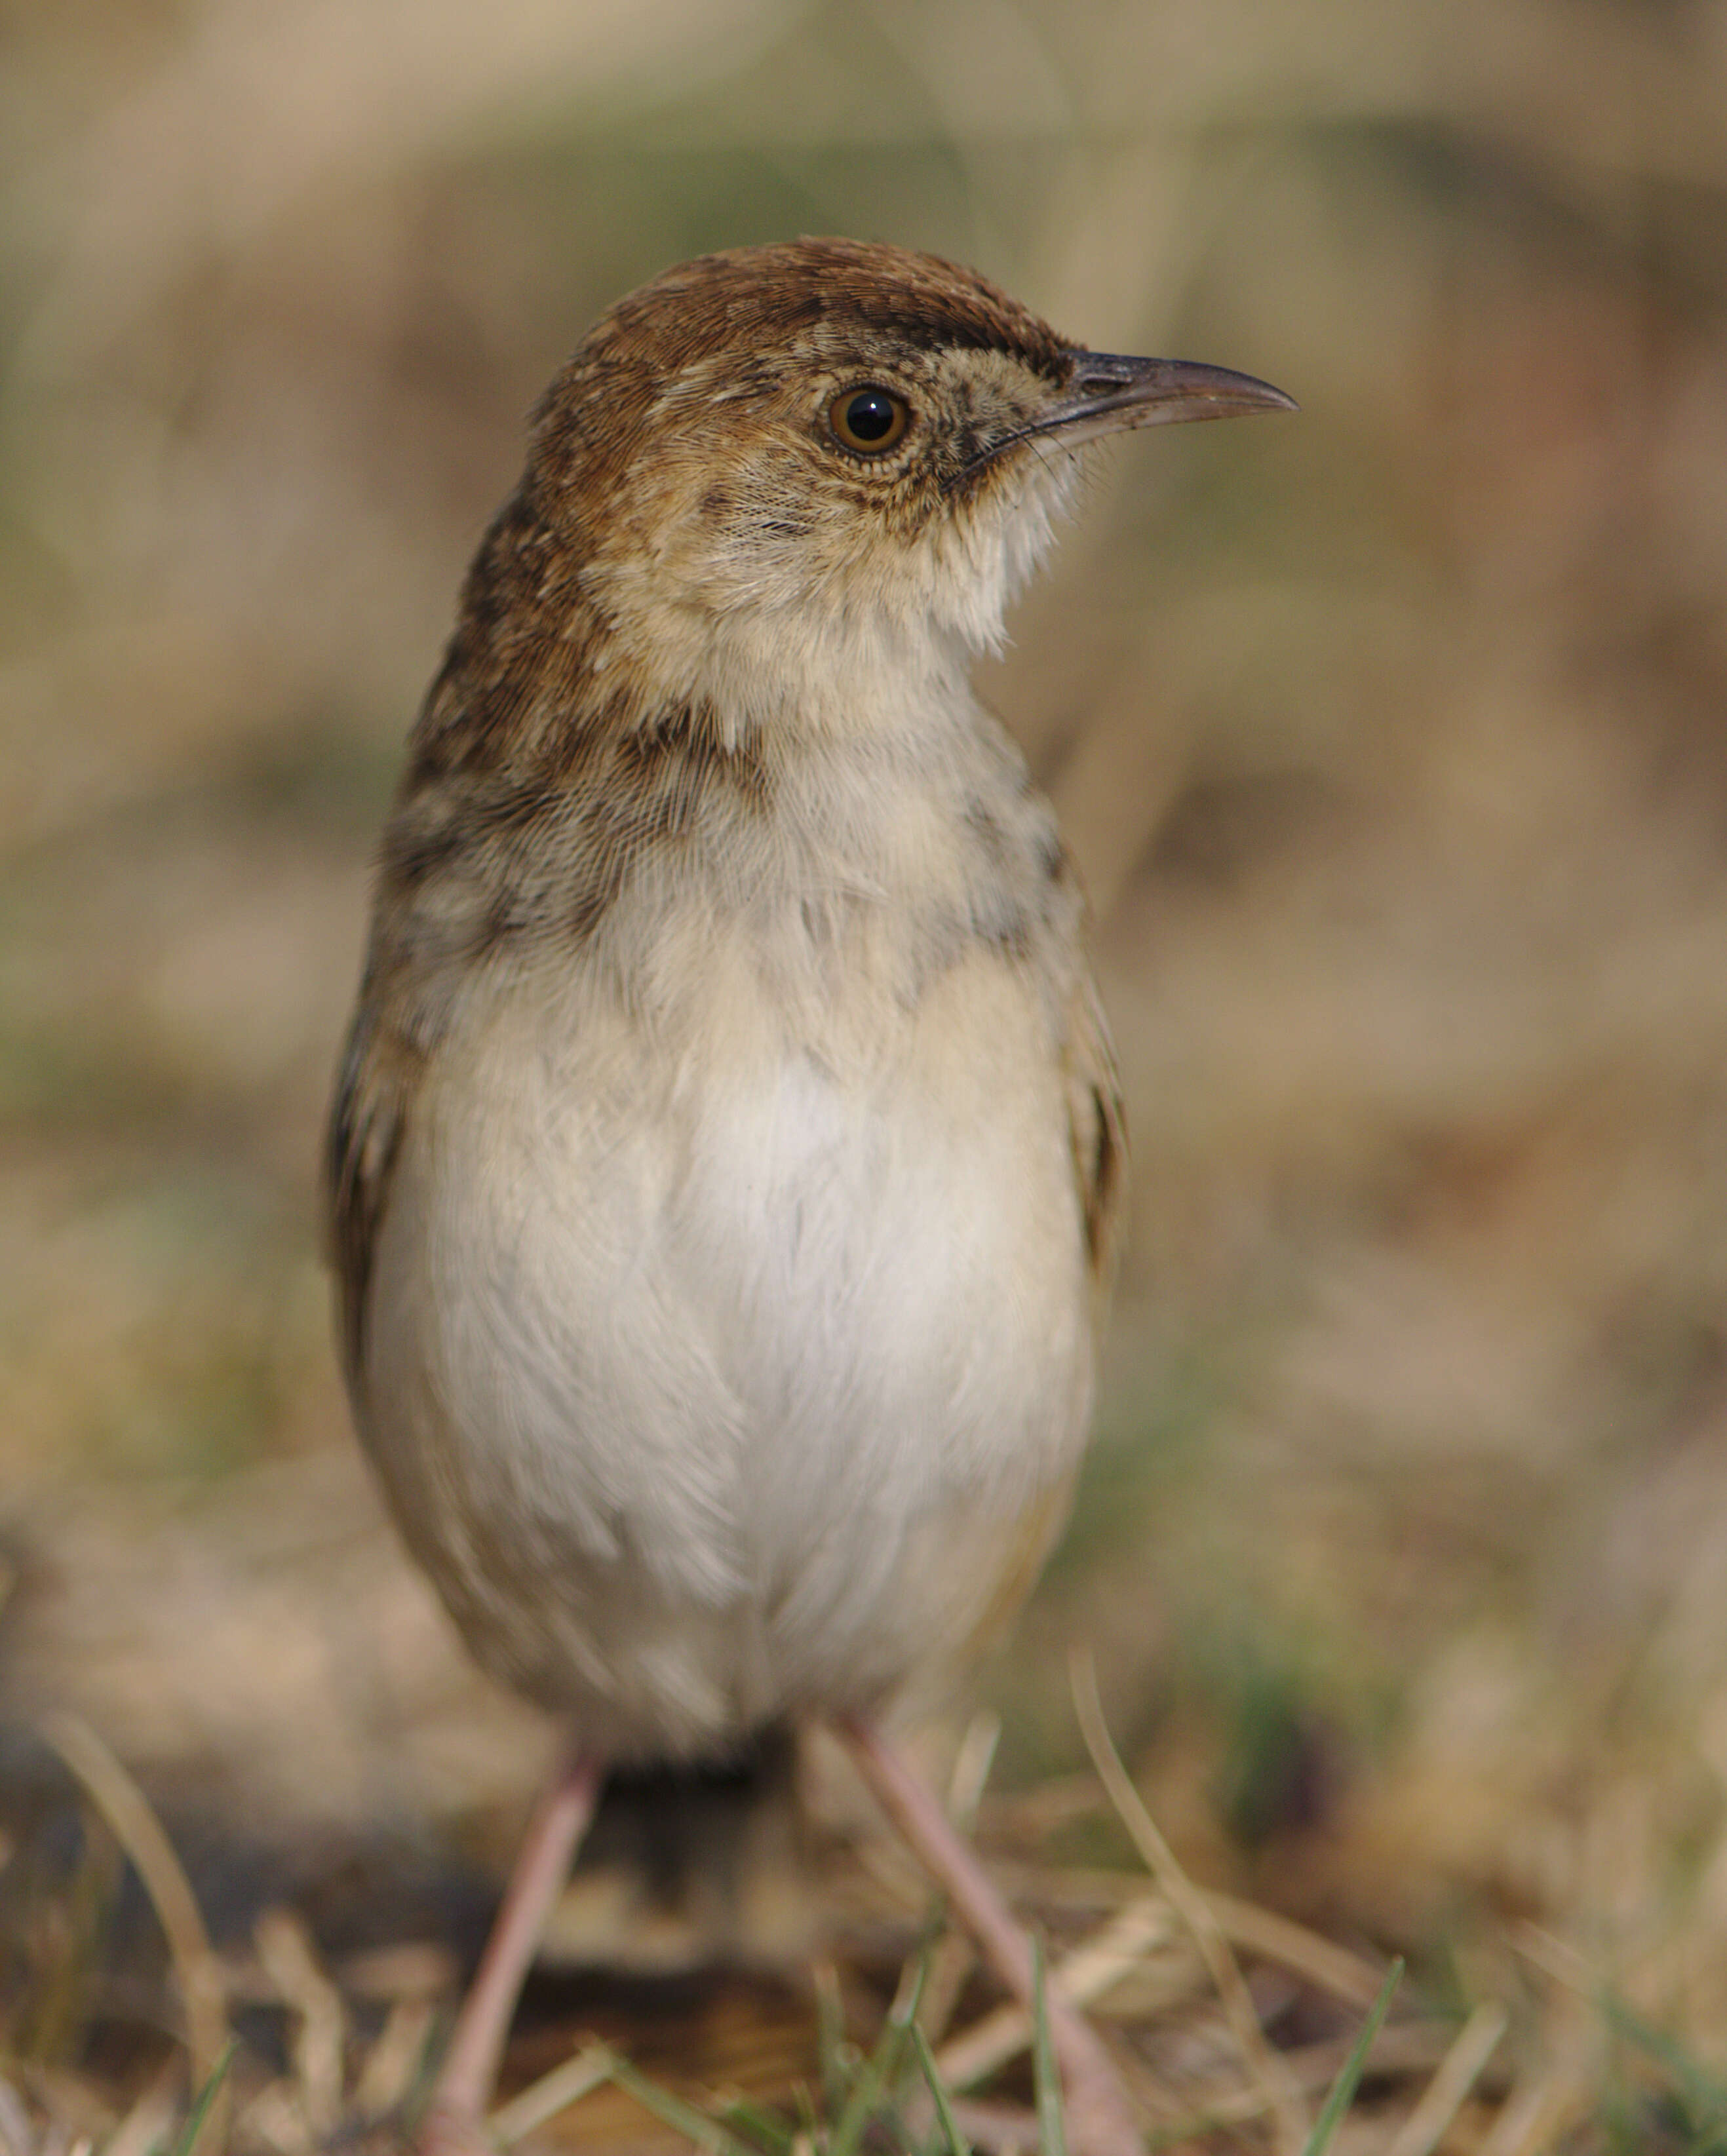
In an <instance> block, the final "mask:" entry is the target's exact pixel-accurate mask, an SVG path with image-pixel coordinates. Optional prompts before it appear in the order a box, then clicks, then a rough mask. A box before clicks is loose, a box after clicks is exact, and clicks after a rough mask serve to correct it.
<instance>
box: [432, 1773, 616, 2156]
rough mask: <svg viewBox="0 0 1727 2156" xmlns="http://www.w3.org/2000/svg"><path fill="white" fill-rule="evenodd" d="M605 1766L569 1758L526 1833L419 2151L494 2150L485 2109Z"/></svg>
mask: <svg viewBox="0 0 1727 2156" xmlns="http://www.w3.org/2000/svg"><path fill="white" fill-rule="evenodd" d="M602 1779H604V1768H603V1767H602V1766H601V1764H600V1763H599V1760H598V1759H595V1758H592V1757H590V1756H589V1755H588V1754H586V1753H574V1754H573V1755H572V1756H571V1757H570V1758H567V1759H566V1760H564V1762H563V1763H562V1765H561V1766H560V1767H559V1768H558V1773H557V1775H556V1777H555V1778H554V1779H553V1781H552V1782H551V1783H550V1784H548V1785H547V1789H546V1790H545V1791H544V1793H543V1794H542V1796H541V1798H540V1800H539V1802H538V1804H537V1805H536V1806H535V1808H534V1815H533V1817H532V1820H530V1821H529V1822H528V1828H527V1834H526V1835H524V1836H523V1838H522V1848H521V1851H520V1852H519V1853H518V1855H517V1859H516V1863H515V1867H514V1869H513V1870H512V1871H511V1874H510V1883H509V1885H508V1886H506V1888H505V1889H504V1898H503V1901H502V1902H501V1904H500V1905H499V1908H498V1912H497V1915H496V1917H495V1918H494V1919H493V1922H492V1927H491V1937H490V1938H488V1939H487V1940H486V1951H485V1953H483V1954H481V1957H480V1966H479V1968H478V1969H476V1970H475V1972H474V1981H473V1982H472V1984H470V1985H469V1987H468V1994H467V1997H466V1998H465V1999H463V2001H462V2005H461V2011H460V2013H459V2014H458V2015H457V2016H456V2021H455V2030H454V2031H453V2032H452V2034H451V2035H450V2048H449V2050H448V2051H446V2052H445V2055H444V2064H443V2065H442V2066H440V2067H439V2071H438V2077H437V2079H436V2080H435V2081H434V2082H433V2084H432V2093H431V2096H430V2097H429V2101H428V2102H427V2105H426V2108H425V2112H424V2116H423V2117H422V2118H421V2120H420V2126H419V2137H418V2142H417V2148H418V2156H480V2152H486V2156H490V2151H491V2143H489V2142H488V2141H487V2139H486V2127H485V2119H486V2106H487V2105H488V2104H489V2103H490V2102H491V2091H492V2084H493V2082H495V2081H496V2079H497V2071H498V2065H499V2062H500V2061H501V2059H502V2057H503V2055H504V2042H505V2039H506V2037H507V2036H508V2035H509V2033H510V2021H511V2016H512V2015H514V2013H515V2011H516V2001H517V1998H518V1997H519V1996H520V1994H521V1991H522V1984H524V1982H525V1981H526V1980H527V1972H528V1970H529V1969H530V1968H531V1967H532V1963H533V1958H534V1953H535V1950H536V1949H537V1947H538V1945H539V1943H540V1934H541V1933H542V1931H543V1930H544V1929H545V1925H546V1918H547V1916H548V1915H549V1913H550V1912H551V1908H552V1905H553V1902H555V1901H556V1900H557V1899H558V1894H559V1892H561V1891H562V1889H563V1882H564V1881H565V1880H566V1879H567V1878H568V1876H569V1868H570V1866H571V1865H572V1863H573V1861H575V1855H576V1851H577V1850H578V1848H580V1846H581V1843H582V1837H583V1835H584V1834H585V1833H586V1832H587V1830H588V1826H589V1821H590V1820H592V1819H593V1817H594V1807H595V1805H596V1804H598V1802H599V1787H600V1783H601V1781H602Z"/></svg>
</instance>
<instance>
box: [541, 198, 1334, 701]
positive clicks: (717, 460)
mask: <svg viewBox="0 0 1727 2156" xmlns="http://www.w3.org/2000/svg"><path fill="white" fill-rule="evenodd" d="M1290 403H1291V400H1290V399H1289V398H1287V397H1285V396H1284V395H1283V394H1282V393H1281V392H1280V391H1278V390H1276V389H1272V388H1269V387H1268V386H1267V384H1266V383H1264V382H1257V381H1255V380H1253V379H1252V377H1249V376H1246V375H1241V374H1235V373H1231V372H1228V371H1226V369H1223V368H1221V367H1205V366H1199V365H1195V364H1193V363H1190V362H1184V361H1169V360H1142V359H1125V358H1120V357H1113V356H1109V355H1105V354H1101V353H1096V352H1088V351H1087V350H1086V349H1085V348H1084V347H1083V346H1077V345H1074V344H1071V343H1069V342H1068V341H1067V340H1065V339H1064V338H1062V337H1061V336H1057V334H1056V332H1055V331H1053V330H1052V329H1051V328H1050V327H1049V326H1048V325H1047V324H1046V323H1045V322H1043V321H1040V320H1039V318H1038V317H1037V316H1035V315H1033V314H1032V313H1031V312H1030V311H1028V310H1027V309H1026V308H1025V307H1023V306H1021V305H1019V304H1018V303H1017V302H1016V301H1015V300H1012V299H1010V298H1009V297H1008V295H1006V294H1005V293H1004V292H1002V291H1000V290H998V289H997V288H996V287H995V285H991V284H989V283H988V282H987V281H986V280H984V278H982V277H980V276H979V275H976V274H975V273H974V271H971V270H969V269H960V268H958V267H956V266H955V265H954V264H952V263H948V262H944V261H941V260H939V259H937V258H935V257H934V256H932V255H927V254H912V253H909V252H907V251H906V250H904V249H899V248H895V247H888V246H882V245H873V244H861V243H859V242H856V241H850V240H838V239H804V240H797V241H793V242H790V243H789V244H784V245H779V246H771V247H758V248H745V249H737V250H735V251H733V252H731V253H728V254H713V255H707V256H704V257H702V259H698V260H696V261H694V262H689V263H686V264H682V265H681V267H679V268H677V269H671V270H668V271H667V272H666V274H665V275H662V276H660V277H657V278H655V280H653V281H652V282H651V283H650V284H648V285H644V286H642V287H641V289H640V290H638V291H636V292H634V293H632V294H631V295H630V296H629V297H628V298H626V299H624V300H620V301H619V303H618V305H616V306H614V308H613V309H612V310H611V311H609V313H608V314H607V315H606V316H604V317H603V318H602V320H601V321H599V323H598V324H597V326H595V328H594V330H593V331H592V332H591V333H590V335H589V337H588V338H587V340H586V341H585V342H584V343H583V346H581V348H580V349H579V350H578V352H577V353H576V354H575V356H574V357H573V359H572V360H571V362H569V364H568V367H566V368H565V369H564V370H563V372H562V373H561V374H560V375H559V376H558V378H557V380H556V381H555V382H553V386H552V388H551V389H550V390H549V392H548V393H547V397H546V398H545V401H544V403H543V404H542V407H541V409H540V413H539V415H538V418H537V427H536V432H535V437H534V445H533V449H532V455H531V458H530V462H529V466H528V475H527V481H526V483H525V487H524V495H523V497H522V499H523V500H524V502H525V504H526V505H527V506H529V507H531V509H532V514H533V516H534V518H535V520H536V521H537V523H538V524H539V526H540V527H541V529H542V531H544V533H545V534H546V535H547V539H548V541H549V542H551V545H552V556H551V557H548V564H547V566H548V571H549V572H550V573H551V574H552V575H553V577H554V579H555V581H556V582H558V583H562V584H564V585H565V586H566V588H567V595H568V598H571V599H572V600H573V601H575V600H578V601H579V610H580V612H581V613H582V614H583V617H584V618H585V619H589V620H590V621H591V622H592V623H594V624H595V627H596V629H597V631H598V639H597V643H596V646H595V649H594V658H595V660H596V661H597V663H598V665H599V667H600V668H601V669H602V670H604V669H605V668H607V667H611V668H612V669H613V670H614V678H617V677H619V676H621V675H624V674H627V673H632V672H636V673H639V672H640V671H641V670H643V669H646V670H649V671H650V672H651V673H653V674H655V675H661V676H663V677H664V678H663V679H662V680H660V681H659V682H658V683H657V684H656V685H655V693H656V694H661V695H663V694H666V693H679V692H680V691H681V692H682V693H688V694H698V695H701V696H705V697H707V698H708V699H709V700H710V701H717V703H718V704H719V706H721V707H722V709H727V710H732V709H736V710H738V711H748V710H750V709H751V708H752V707H753V706H759V705H761V704H762V702H763V699H766V700H767V701H769V702H771V701H774V698H775V697H776V696H784V697H786V698H788V699H795V701H797V703H798V705H799V708H800V710H802V711H804V712H806V713H813V712H815V711H819V710H820V709H821V708H823V707H825V706H831V705H835V704H836V703H837V705H838V706H844V707H845V708H846V711H848V712H849V713H850V714H851V715H852V716H853V718H854V721H855V718H856V716H857V715H859V711H860V706H861V703H862V702H866V701H867V697H868V696H869V693H870V690H871V684H879V685H881V688H882V691H883V693H884V694H886V695H889V696H902V695H903V694H904V693H905V686H906V683H907V680H908V678H909V679H916V678H917V676H918V675H919V674H920V672H922V673H923V674H924V675H928V674H929V673H930V672H931V670H933V671H934V672H935V673H937V674H938V675H953V674H955V673H959V672H963V669H964V664H965V662H966V660H967V659H968V658H969V654H970V653H972V652H974V651H976V650H978V649H983V648H985V647H988V646H989V645H992V644H995V642H996V641H997V640H998V639H999V638H1000V632H1001V622H1002V613H1003V609H1004V608H1005V605H1006V603H1007V601H1008V599H1009V598H1010V596H1011V594H1012V593H1013V592H1014V590H1015V588H1016V587H1017V586H1018V585H1019V583H1020V582H1021V581H1022V580H1023V579H1024V577H1025V575H1026V573H1027V572H1029V570H1030V569H1031V567H1032V566H1033V565H1034V564H1035V562H1036V560H1037V558H1038V557H1039V555H1040V554H1041V552H1042V550H1043V548H1044V547H1045V546H1046V543H1047V541H1048V539H1049V536H1050V530H1051V517H1052V516H1053V514H1054V513H1055V512H1056V510H1057V509H1058V508H1059V507H1060V506H1061V502H1062V500H1063V499H1064V498H1065V496H1066V495H1067V492H1068V490H1069V489H1070V487H1071V485H1072V479H1073V475H1074V473H1075V470H1076V468H1077V458H1076V457H1075V455H1074V454H1073V453H1074V451H1075V450H1076V449H1078V448H1079V446H1080V445H1081V444H1083V443H1086V442H1089V441H1092V440H1094V439H1096V438H1097V437H1098V436H1099V435H1102V434H1108V433H1113V432H1117V431H1119V430H1122V429H1128V428H1133V427H1140V426H1148V425H1151V424H1154V423H1157V422H1159V421H1163V420H1174V419H1208V418H1223V417H1226V416H1227V415H1229V414H1231V413H1246V412H1256V411H1264V410H1268V409H1274V408H1287V407H1288V406H1289V404H1290Z"/></svg>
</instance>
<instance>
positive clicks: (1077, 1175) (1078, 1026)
mask: <svg viewBox="0 0 1727 2156" xmlns="http://www.w3.org/2000/svg"><path fill="white" fill-rule="evenodd" d="M1065 1067H1066V1076H1067V1132H1068V1137H1069V1140H1070V1142H1071V1143H1072V1147H1073V1173H1074V1179H1075V1182H1076V1183H1077V1187H1078V1191H1079V1202H1080V1213H1081V1218H1082V1219H1083V1221H1084V1223H1085V1234H1086V1255H1087V1260H1088V1261H1089V1263H1090V1265H1091V1271H1092V1283H1093V1285H1094V1286H1095V1287H1096V1288H1097V1292H1098V1296H1099V1301H1100V1304H1101V1301H1102V1299H1103V1297H1104V1296H1107V1295H1108V1291H1109V1287H1110V1285H1111V1282H1112V1281H1113V1278H1114V1274H1115V1265H1116V1260H1117V1257H1118V1255H1119V1253H1120V1250H1121V1241H1122V1231H1123V1227H1124V1226H1125V1224H1126V1219H1125V1199H1126V1196H1127V1168H1128V1132H1127V1123H1126V1120H1125V1118H1124V1116H1123V1111H1122V1095H1121V1078H1120V1074H1119V1072H1118V1070H1117V1068H1116V1061H1115V1045H1114V1043H1113V1041H1112V1040H1111V1039H1110V1037H1109V1024H1108V1019H1105V1017H1104V1015H1103V1003H1102V1000H1101V999H1100V998H1099V996H1098V993H1097V983H1096V982H1095V981H1094V980H1093V979H1092V975H1091V972H1090V969H1089V968H1087V969H1086V970H1085V971H1084V972H1083V973H1082V975H1081V977H1080V978H1079V980H1078V982H1077V984H1076V986H1075V988H1074V993H1073V999H1072V1005H1071V1006H1070V1009H1069V1013H1068V1028H1067V1043H1066V1053H1065Z"/></svg>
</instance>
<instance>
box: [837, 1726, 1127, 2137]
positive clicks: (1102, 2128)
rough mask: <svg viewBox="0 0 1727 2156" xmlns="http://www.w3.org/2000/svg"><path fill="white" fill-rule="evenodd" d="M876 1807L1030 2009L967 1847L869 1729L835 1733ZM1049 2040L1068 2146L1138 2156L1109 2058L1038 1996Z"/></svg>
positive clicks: (1027, 1950) (1005, 1927) (996, 1903)
mask: <svg viewBox="0 0 1727 2156" xmlns="http://www.w3.org/2000/svg"><path fill="white" fill-rule="evenodd" d="M840 1735H841V1736H842V1737H843V1738H845V1740H846V1744H847V1746H848V1748H850V1750H851V1756H852V1758H854V1759H855V1760H856V1762H857V1766H858V1770H859V1772H860V1773H861V1774H862V1776H863V1778H864V1779H865V1781H866V1782H867V1783H868V1784H869V1785H870V1788H871V1791H872V1792H873V1793H874V1795H875V1797H876V1802H877V1803H878V1804H880V1805H881V1809H883V1810H884V1811H885V1812H886V1813H887V1816H888V1817H889V1819H890V1820H892V1822H893V1824H894V1825H895V1826H896V1827H897V1828H898V1830H899V1831H900V1833H901V1834H902V1835H903V1836H904V1837H905V1840H906V1841H907V1843H908V1844H909V1845H910V1847H911V1849H912V1854H913V1855H914V1856H917V1859H918V1860H919V1861H920V1862H921V1863H922V1864H923V1866H925V1868H926V1869H927V1870H928V1871H929V1872H930V1873H931V1875H932V1876H933V1877H934V1879H935V1880H936V1881H937V1882H938V1885H939V1886H941V1887H942V1888H943V1891H944V1892H946V1894H947V1896H948V1899H949V1901H950V1902H952V1903H953V1907H954V1908H955V1909H956V1910H957V1911H958V1912H959V1917H960V1921H961V1922H963V1923H964V1926H965V1928H966V1929H967V1930H968V1931H969V1932H970V1933H971V1934H972V1936H973V1938H974V1939H976V1941H977V1943H978V1944H979V1946H980V1947H981V1948H983V1950H984V1954H985V1956H986V1957H987V1958H988V1959H989V1962H990V1963H992V1964H993V1966H994V1968H995V1973H996V1974H997V1975H998V1976H999V1977H1000V1979H1001V1980H1002V1982H1003V1983H1004V1984H1006V1986H1007V1988H1008V1989H1009V1990H1010V1991H1011V1992H1012V1993H1013V1994H1014V1995H1015V1998H1017V1999H1020V2000H1021V2001H1022V2002H1023V2003H1024V2005H1026V2006H1027V2007H1030V2006H1031V2003H1032V1996H1031V1994H1032V1970H1031V1941H1030V1940H1029V1939H1028V1938H1026V1936H1025V1933H1024V1932H1023V1931H1021V1930H1020V1927H1019V1926H1018V1925H1017V1924H1016V1923H1015V1922H1014V1920H1013V1917H1012V1916H1011V1915H1010V1912H1009V1910H1008V1907H1007V1904H1006V1903H1005V1902H1004V1901H1003V1900H1002V1898H1001V1897H1000V1894H999V1893H997V1892H996V1891H995V1887H994V1886H992V1885H991V1884H990V1882H989V1875H988V1874H987V1873H986V1872H985V1871H984V1867H983V1866H982V1865H981V1864H979V1861H978V1860H977V1857H976V1856H975V1855H974V1852H973V1851H972V1849H971V1847H970V1845H969V1844H968V1843H967V1842H965V1841H964V1840H962V1839H961V1837H960V1836H959V1835H958V1834H957V1833H956V1832H955V1831H954V1830H953V1825H951V1823H950V1822H949V1820H948V1815H947V1814H946V1813H945V1812H944V1811H943V1809H942V1807H941V1805H940V1804H938V1802H937V1800H936V1799H935V1798H934V1797H933V1795H932V1794H931V1793H930V1792H929V1790H928V1789H926V1788H925V1787H924V1785H923V1782H922V1781H921V1780H920V1779H918V1777H917V1774H915V1773H914V1772H913V1771H912V1767H911V1766H910V1764H909V1763H908V1762H907V1760H906V1758H904V1757H903V1755H902V1753H900V1752H899V1751H898V1749H897V1748H896V1747H895V1746H893V1745H892V1744H890V1743H888V1741H887V1738H884V1737H883V1736H882V1735H881V1732H880V1731H879V1730H877V1729H876V1727H874V1726H873V1725H872V1724H871V1723H870V1722H865V1721H862V1720H847V1721H845V1722H841V1723H840ZM1046 2004H1047V2006H1048V2011H1049V2018H1050V2035H1051V2040H1052V2041H1053V2043H1054V2046H1055V2051H1056V2060H1057V2061H1058V2063H1059V2064H1060V2066H1061V2078H1062V2081H1063V2082H1064V2084H1065V2085H1066V2095H1067V2125H1068V2139H1069V2143H1070V2146H1072V2147H1073V2148H1076V2149H1078V2150H1082V2151H1083V2152H1084V2156H1144V2148H1145V2143H1144V2138H1143V2137H1142V2135H1141V2133H1140V2132H1139V2129H1138V2127H1137V2126H1136V2125H1135V2124H1134V2123H1133V2107H1132V2104H1131V2102H1129V2099H1128V2092H1127V2090H1126V2089H1125V2087H1123V2083H1122V2078H1121V2076H1120V2075H1119V2074H1118V2072H1117V2071H1116V2069H1115V2066H1114V2064H1113V2061H1112V2060H1111V2059H1110V2056H1109V2054H1108V2051H1105V2049H1104V2048H1103V2043H1102V2041H1101V2040H1100V2039H1099V2037H1098V2036H1097V2033H1096V2031H1095V2030H1093V2029H1092V2027H1091V2025H1089V2023H1087V2021H1086V2020H1085V2019H1084V2017H1083V2016H1082V2015H1080V2014H1078V2013H1077V2011H1076V2010H1074V2009H1073V2008H1072V2006H1070V2005H1067V2002H1066V2000H1065V1999H1060V1998H1058V1997H1057V1996H1056V1994H1055V1993H1053V1992H1049V1993H1047V1994H1046Z"/></svg>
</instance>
